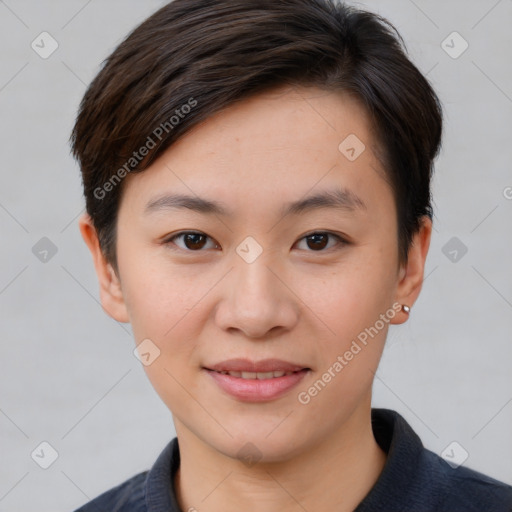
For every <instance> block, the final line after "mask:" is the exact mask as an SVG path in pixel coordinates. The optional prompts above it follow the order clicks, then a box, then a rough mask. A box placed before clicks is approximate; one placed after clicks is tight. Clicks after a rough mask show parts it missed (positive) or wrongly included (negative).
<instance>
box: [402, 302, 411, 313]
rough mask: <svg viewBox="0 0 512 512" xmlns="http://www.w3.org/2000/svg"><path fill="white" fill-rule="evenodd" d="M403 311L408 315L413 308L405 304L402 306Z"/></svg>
mask: <svg viewBox="0 0 512 512" xmlns="http://www.w3.org/2000/svg"><path fill="white" fill-rule="evenodd" d="M402 311H403V312H404V313H405V314H407V315H408V314H409V312H410V311H411V308H410V307H409V306H407V305H405V304H402Z"/></svg>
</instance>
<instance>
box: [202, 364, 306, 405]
mask: <svg viewBox="0 0 512 512" xmlns="http://www.w3.org/2000/svg"><path fill="white" fill-rule="evenodd" d="M204 370H206V371H207V373H208V374H209V375H210V376H211V377H212V378H213V382H215V383H216V384H217V385H218V386H219V387H220V388H221V389H222V390H223V391H224V392H226V393H228V394H229V395H231V396H233V397H235V398H237V399H238V400H241V401H249V402H264V401H268V400H274V399H276V398H279V397H280V396H282V395H284V394H285V393H287V392H288V391H290V390H291V389H292V388H293V387H295V386H296V385H298V383H299V382H300V381H301V380H302V379H303V378H304V377H305V376H306V375H307V374H308V373H309V371H310V370H311V369H310V368H307V367H304V366H302V365H298V364H295V363H290V362H288V361H282V360H280V359H265V360H263V361H257V362H255V361H249V360H248V359H230V360H228V361H223V362H222V363H218V364H214V365H210V366H208V367H204Z"/></svg>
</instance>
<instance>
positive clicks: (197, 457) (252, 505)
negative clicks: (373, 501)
mask: <svg viewBox="0 0 512 512" xmlns="http://www.w3.org/2000/svg"><path fill="white" fill-rule="evenodd" d="M175 423H176V431H177V434H178V440H179V444H180V459H181V462H180V468H179V470H178V471H177V473H176V475H175V481H174V486H175V489H176V496H177V500H178V503H179V505H180V508H181V509H182V510H184V511H189V510H191V511H194V510H196V509H197V510H206V511H208V512H231V511H233V512H234V511H239V510H244V511H247V512H263V511H265V512H277V511H279V512H282V510H287V511H297V512H299V511H300V512H304V510H309V511H312V510H337V511H339V512H350V511H353V510H354V509H355V508H356V507H357V505H358V504H359V503H360V502H361V501H362V500H363V498H364V497H365V496H366V494H367V493H368V491H369V490H370V489H371V488H372V487H373V485H374V484H375V482H376V481H377V479H378V477H379V475H380V473H381V471H382V469H383V467H384V463H385V461H386V455H385V453H384V452H383V451H382V449H381V448H380V447H379V445H378V444H377V442H376V441H375V438H374V436H373V431H372V428H371V412H370V407H369V406H368V407H366V408H365V409H364V410H361V411H359V410H356V411H355V412H354V413H353V414H352V416H351V417H350V418H349V419H348V420H347V422H345V423H344V424H343V425H342V427H341V428H339V429H338V430H337V431H335V432H333V433H332V435H331V436H329V437H327V438H324V439H322V440H321V442H320V443H319V444H316V445H314V446H310V447H309V448H308V450H307V451H303V452H302V453H301V454H300V455H299V456H296V457H294V458H293V459H289V460H285V461H279V462H272V463H263V462H260V463H257V464H255V465H254V466H251V467H247V466H245V465H244V464H243V463H241V462H240V461H239V460H236V459H233V458H231V457H227V456H226V455H224V454H222V453H220V452H218V451H217V450H215V449H213V448H212V447H211V446H206V445H205V444H204V443H203V441H202V440H200V439H199V438H198V437H196V436H195V435H194V434H193V433H192V432H191V431H190V430H188V429H186V428H185V427H184V425H183V424H181V423H180V422H178V421H177V420H176V419H175Z"/></svg>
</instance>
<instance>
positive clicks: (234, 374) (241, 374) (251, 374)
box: [219, 371, 293, 380]
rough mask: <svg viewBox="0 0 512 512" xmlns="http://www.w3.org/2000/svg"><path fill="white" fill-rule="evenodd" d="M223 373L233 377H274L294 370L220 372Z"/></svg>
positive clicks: (262, 378) (260, 378) (288, 373)
mask: <svg viewBox="0 0 512 512" xmlns="http://www.w3.org/2000/svg"><path fill="white" fill-rule="evenodd" d="M219 373H222V374H223V375H231V377H238V378H242V379H258V380H265V379H274V378H276V377H282V376H283V375H291V374H292V373H293V372H283V371H275V372H219Z"/></svg>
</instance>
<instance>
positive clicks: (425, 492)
mask: <svg viewBox="0 0 512 512" xmlns="http://www.w3.org/2000/svg"><path fill="white" fill-rule="evenodd" d="M372 428H373V432H374V435H375V439H376V441H377V442H378V444H379V445H380V447H381V448H382V449H383V450H384V452H386V453H387V460H386V464H385V466H384V469H383V471H382V473H381V475H380V476H379V478H378V480H377V482H376V484H375V485H374V487H373V488H372V489H371V491H370V492H369V494H368V495H367V496H366V497H365V499H364V500H363V502H362V503H361V504H360V506H359V507H358V508H357V509H356V510H357V512H377V511H378V512H381V511H382V512H389V511H390V510H394V511H398V510H400V511H411V510H414V511H415V512H483V511H486V512H512V486H510V485H508V484H506V483H504V482H500V481H498V480H496V479H494V478H491V477H490V476H487V475H484V474H483V473H480V472H478V471H476V470H474V469H471V468H469V467H467V466H462V465H459V466H456V465H454V464H449V463H448V462H447V461H446V460H445V459H443V458H442V457H441V456H439V455H438V454H436V453H434V452H433V451H431V450H429V449H427V448H425V447H424V446H423V443H422V442H421V440H420V438H419V437H418V435H417V434H416V433H415V432H414V430H413V429H412V428H411V426H410V425H409V424H408V423H407V421H406V420H405V419H404V418H403V417H402V416H401V415H400V414H398V413H397V412H396V411H392V410H390V409H372Z"/></svg>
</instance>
